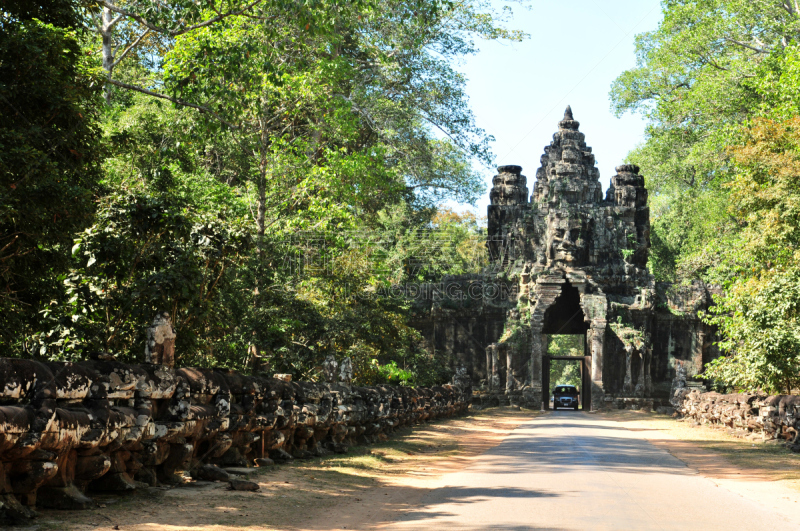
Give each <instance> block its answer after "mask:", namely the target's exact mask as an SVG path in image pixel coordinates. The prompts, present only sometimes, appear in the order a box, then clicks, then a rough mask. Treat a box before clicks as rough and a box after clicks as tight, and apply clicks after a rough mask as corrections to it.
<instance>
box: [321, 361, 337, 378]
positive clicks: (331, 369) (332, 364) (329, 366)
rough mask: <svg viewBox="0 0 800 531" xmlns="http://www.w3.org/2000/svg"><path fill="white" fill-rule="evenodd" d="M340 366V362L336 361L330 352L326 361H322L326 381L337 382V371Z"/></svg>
mask: <svg viewBox="0 0 800 531" xmlns="http://www.w3.org/2000/svg"><path fill="white" fill-rule="evenodd" d="M338 368H339V364H338V363H337V362H336V358H335V357H334V356H333V354H329V355H328V357H327V358H325V361H324V362H323V363H322V374H324V375H325V381H326V382H328V383H335V382H336V371H337V369H338Z"/></svg>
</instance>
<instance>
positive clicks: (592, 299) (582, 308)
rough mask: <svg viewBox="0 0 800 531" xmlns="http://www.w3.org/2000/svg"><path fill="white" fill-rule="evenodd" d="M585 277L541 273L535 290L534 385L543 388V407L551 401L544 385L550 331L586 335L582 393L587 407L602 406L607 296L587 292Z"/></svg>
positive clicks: (532, 328) (533, 328)
mask: <svg viewBox="0 0 800 531" xmlns="http://www.w3.org/2000/svg"><path fill="white" fill-rule="evenodd" d="M587 287H588V284H587V281H586V278H585V277H584V276H582V275H579V274H571V273H566V274H550V275H541V276H539V277H538V278H537V279H536V285H535V287H534V289H533V295H534V301H535V302H534V304H533V305H532V306H533V310H532V312H531V317H530V326H531V347H532V348H531V361H530V364H531V385H532V386H533V387H535V388H538V389H539V390H540V391H541V404H542V408H545V409H546V408H547V407H548V404H549V394H548V392H549V389H547V388H546V387H545V379H546V378H549V374H546V371H547V370H549V367H546V365H547V363H548V359H547V344H546V335H547V334H581V335H584V336H585V338H586V341H585V345H586V348H585V352H584V354H585V355H584V359H583V361H582V362H581V374H582V389H581V392H582V395H583V400H584V407H585V409H590V408H591V407H592V404H593V407H594V408H596V407H598V406H599V404H600V401H601V400H602V396H603V342H604V337H605V329H606V320H605V315H606V312H605V308H606V299H605V296H604V295H602V294H589V293H587Z"/></svg>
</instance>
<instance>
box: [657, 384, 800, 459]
mask: <svg viewBox="0 0 800 531" xmlns="http://www.w3.org/2000/svg"><path fill="white" fill-rule="evenodd" d="M671 402H672V405H673V406H674V407H675V409H676V411H677V412H678V413H679V414H680V415H682V416H683V417H684V418H688V419H693V420H694V421H696V422H698V423H701V424H708V425H712V426H716V427H721V428H726V429H728V431H729V433H731V434H732V435H735V436H738V437H749V438H753V437H758V438H760V439H765V440H770V439H784V440H786V441H787V443H790V444H791V445H795V444H797V443H798V442H799V441H798V440H797V435H798V430H800V396H794V395H776V396H767V395H764V394H744V393H741V394H720V393H702V392H700V391H698V390H696V389H688V388H683V389H678V390H676V391H675V394H674V396H673V398H672V400H671ZM798 449H800V448H798Z"/></svg>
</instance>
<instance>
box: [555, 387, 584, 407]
mask: <svg viewBox="0 0 800 531" xmlns="http://www.w3.org/2000/svg"><path fill="white" fill-rule="evenodd" d="M579 394H580V393H578V389H577V388H576V387H575V386H574V385H559V386H556V388H555V391H553V409H558V408H559V407H571V408H572V409H574V410H576V411H577V410H578V404H580V397H579Z"/></svg>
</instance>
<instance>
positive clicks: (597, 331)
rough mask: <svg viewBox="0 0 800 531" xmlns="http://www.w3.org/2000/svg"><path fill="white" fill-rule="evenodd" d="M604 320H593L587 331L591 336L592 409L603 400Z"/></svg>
mask: <svg viewBox="0 0 800 531" xmlns="http://www.w3.org/2000/svg"><path fill="white" fill-rule="evenodd" d="M606 324H607V323H606V321H605V320H600V319H597V320H593V321H592V324H591V328H590V329H589V332H590V333H591V336H592V409H599V408H600V407H601V404H602V402H603V396H604V395H605V392H604V390H603V346H604V344H605V336H606Z"/></svg>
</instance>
